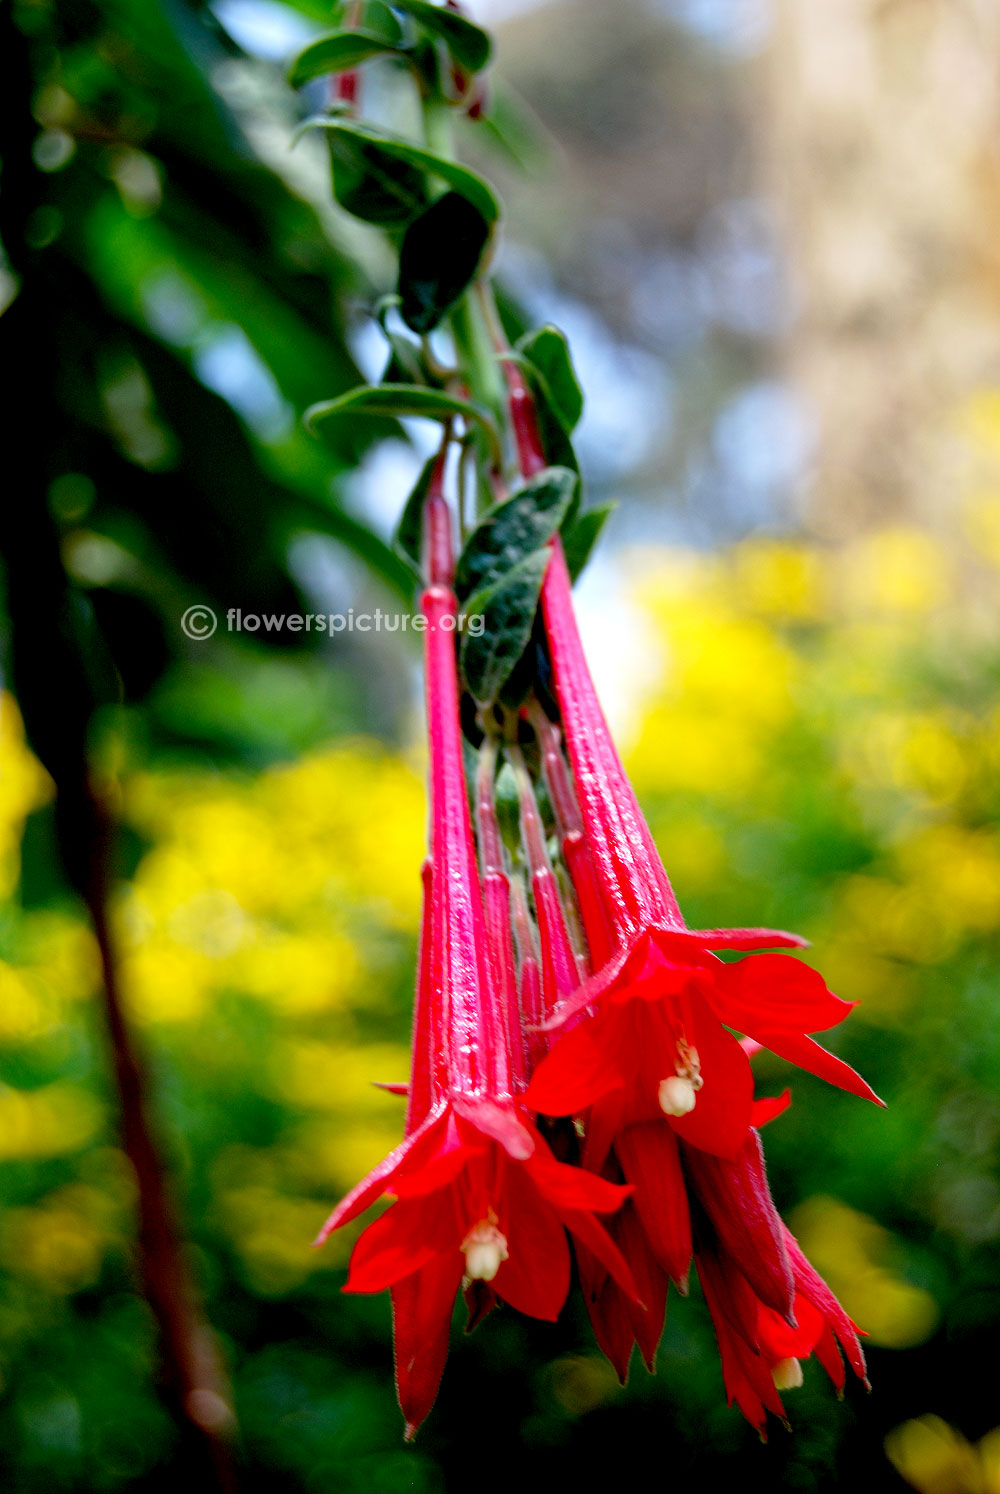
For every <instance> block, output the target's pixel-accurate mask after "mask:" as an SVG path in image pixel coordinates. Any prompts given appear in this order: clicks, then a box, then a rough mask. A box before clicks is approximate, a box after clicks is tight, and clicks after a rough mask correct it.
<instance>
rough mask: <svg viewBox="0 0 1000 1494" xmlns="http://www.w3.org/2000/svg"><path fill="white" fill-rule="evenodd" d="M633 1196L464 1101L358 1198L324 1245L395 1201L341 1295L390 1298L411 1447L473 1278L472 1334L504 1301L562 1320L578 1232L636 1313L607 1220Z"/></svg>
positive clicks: (487, 1106) (505, 1106)
mask: <svg viewBox="0 0 1000 1494" xmlns="http://www.w3.org/2000/svg"><path fill="white" fill-rule="evenodd" d="M631 1191H632V1190H631V1187H630V1186H629V1185H628V1184H624V1185H622V1184H617V1183H612V1182H609V1181H608V1180H607V1179H605V1178H602V1177H598V1176H597V1175H596V1174H595V1173H591V1172H587V1171H585V1170H584V1169H582V1168H579V1167H573V1166H569V1165H568V1164H566V1163H564V1162H559V1161H557V1160H556V1158H555V1157H554V1156H553V1155H552V1152H551V1151H550V1149H549V1147H548V1144H547V1143H546V1141H545V1140H544V1139H543V1137H542V1136H541V1134H540V1133H539V1132H538V1131H537V1130H536V1129H535V1127H534V1126H533V1125H532V1123H531V1121H530V1120H529V1118H528V1115H527V1112H526V1111H525V1110H524V1109H523V1107H522V1106H519V1105H516V1104H515V1102H513V1101H508V1102H503V1101H499V1100H490V1099H488V1098H483V1097H476V1098H472V1097H469V1096H464V1097H461V1098H460V1099H453V1100H452V1101H450V1102H448V1103H447V1104H446V1105H445V1106H443V1107H438V1109H437V1110H436V1111H434V1112H432V1113H431V1115H430V1116H429V1117H428V1119H427V1121H425V1123H424V1124H423V1126H421V1127H420V1128H419V1130H418V1131H416V1132H414V1133H413V1135H412V1136H411V1137H410V1138H408V1140H407V1141H405V1142H404V1143H403V1145H402V1146H400V1147H398V1148H396V1150H395V1152H393V1153H392V1154H390V1156H389V1157H388V1158H386V1159H385V1161H383V1162H382V1163H380V1164H379V1166H378V1167H376V1168H375V1169H374V1170H373V1171H372V1172H371V1173H370V1174H369V1176H368V1177H367V1178H366V1179H365V1180H364V1182H363V1183H361V1184H360V1185H359V1186H358V1187H357V1188H356V1189H354V1191H353V1193H351V1194H349V1195H348V1197H347V1198H346V1199H345V1200H344V1202H343V1203H342V1204H341V1205H340V1207H339V1208H338V1209H336V1210H335V1211H334V1213H333V1215H332V1216H331V1220H330V1221H328V1223H327V1226H326V1227H325V1229H324V1231H323V1235H322V1238H325V1236H326V1235H327V1234H328V1233H329V1232H330V1230H331V1229H334V1228H337V1227H338V1226H339V1225H341V1224H344V1223H346V1222H347V1221H348V1220H349V1219H352V1218H355V1217H356V1216H357V1214H358V1213H359V1212H360V1211H361V1209H363V1208H364V1207H366V1206H367V1204H369V1203H372V1202H374V1200H375V1198H376V1197H378V1196H379V1195H381V1194H389V1195H394V1196H395V1200H396V1201H395V1202H394V1203H393V1204H392V1205H391V1207H390V1208H388V1209H387V1210H386V1211H385V1212H384V1213H383V1214H381V1215H380V1216H379V1217H378V1218H377V1219H376V1220H374V1221H373V1222H372V1223H371V1224H369V1225H368V1227H367V1229H365V1230H364V1231H363V1233H362V1234H361V1236H360V1237H359V1239H358V1241H357V1243H356V1244H355V1247H354V1251H353V1253H352V1256H351V1262H350V1268H349V1274H348V1279H347V1283H346V1285H345V1288H344V1290H345V1291H348V1292H378V1291H382V1290H384V1289H386V1288H389V1289H390V1290H391V1292H392V1299H393V1322H394V1341H395V1346H396V1369H397V1388H398V1391H399V1398H400V1405H401V1406H402V1409H403V1414H404V1417H405V1418H406V1421H407V1425H408V1427H409V1428H410V1429H411V1435H412V1432H413V1431H415V1430H416V1428H417V1427H418V1426H419V1425H420V1422H421V1421H422V1420H423V1419H424V1417H425V1416H426V1415H427V1412H428V1411H429V1409H430V1406H431V1405H432V1404H433V1401H434V1398H435V1396H436V1394H437V1387H438V1383H439V1381H440V1378H441V1374H442V1371H443V1368H444V1363H445V1358H446V1356H447V1348H448V1330H449V1326H450V1323H451V1312H452V1307H453V1305H454V1301H455V1297H456V1296H457V1293H458V1290H459V1287H460V1285H461V1282H462V1279H463V1277H464V1278H465V1279H466V1280H467V1281H468V1282H469V1283H470V1284H472V1293H471V1294H470V1325H472V1324H473V1323H474V1322H475V1321H478V1320H479V1319H480V1318H481V1317H482V1316H485V1314H486V1313H487V1312H488V1311H489V1310H490V1308H491V1307H492V1306H493V1305H494V1304H495V1302H496V1301H497V1300H502V1301H504V1302H506V1303H508V1305H509V1306H511V1307H514V1308H516V1309H517V1310H518V1311H520V1312H523V1313H525V1314H526V1315H527V1316H529V1317H536V1318H541V1319H544V1320H546V1321H554V1320H555V1319H556V1318H557V1317H558V1315H559V1312H560V1310H561V1309H562V1306H563V1303H564V1302H565V1299H566V1295H567V1293H568V1290H569V1282H570V1252H569V1245H568V1242H567V1233H568V1234H569V1235H571V1236H572V1237H573V1239H574V1241H576V1242H577V1243H578V1246H579V1248H580V1249H581V1250H585V1251H586V1252H588V1254H589V1256H591V1257H592V1258H593V1259H595V1260H596V1261H598V1262H600V1264H601V1267H602V1268H603V1269H604V1271H605V1272H606V1273H608V1275H609V1276H610V1278H611V1279H613V1280H614V1281H615V1282H616V1284H617V1285H618V1287H619V1288H620V1290H621V1291H622V1293H623V1295H624V1296H625V1298H626V1299H628V1300H629V1301H631V1302H633V1303H635V1304H636V1305H637V1306H638V1304H639V1301H640V1292H639V1287H638V1285H637V1283H636V1280H635V1278H634V1276H633V1273H632V1271H631V1269H630V1267H629V1265H628V1263H627V1261H626V1260H625V1258H624V1256H623V1255H622V1253H621V1251H620V1250H619V1248H618V1246H617V1245H616V1244H615V1242H614V1240H613V1239H612V1237H611V1236H610V1234H609V1233H608V1232H607V1230H606V1229H605V1227H604V1225H603V1224H602V1223H601V1222H599V1220H598V1218H597V1216H598V1215H604V1214H612V1213H613V1212H614V1211H615V1210H616V1209H618V1208H620V1207H621V1205H622V1203H623V1202H624V1201H625V1199H626V1198H628V1196H629V1195H630V1193H631ZM640 1310H641V1309H640Z"/></svg>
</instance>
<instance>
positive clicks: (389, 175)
mask: <svg viewBox="0 0 1000 1494" xmlns="http://www.w3.org/2000/svg"><path fill="white" fill-rule="evenodd" d="M301 128H302V129H314V128H315V129H323V130H326V131H327V132H328V133H329V136H330V149H331V151H332V152H333V156H334V189H335V190H336V191H337V200H338V202H340V203H342V205H343V206H345V207H348V210H349V211H350V212H353V213H355V214H356V215H357V216H358V217H364V216H365V214H364V213H363V212H359V211H358V209H357V207H349V205H348V203H347V202H345V201H344V198H343V196H342V195H341V192H340V190H339V189H338V186H337V162H338V159H339V160H342V161H343V162H344V163H345V167H349V168H351V169H352V170H353V171H354V172H355V173H357V172H358V171H359V169H360V168H363V169H364V170H366V171H367V173H368V175H369V176H370V177H371V178H372V189H373V192H375V193H376V194H381V195H383V196H388V197H390V198H391V199H392V200H393V201H395V202H397V203H398V204H399V215H398V216H396V217H395V218H392V219H389V218H382V219H376V218H369V220H368V221H370V222H389V221H392V222H397V223H402V222H408V221H409V219H410V218H412V217H414V216H415V215H416V213H418V212H419V211H420V210H421V208H423V206H424V203H425V201H426V191H425V190H423V182H422V177H423V175H424V174H426V175H428V176H433V177H437V178H438V180H439V181H442V182H444V183H445V184H446V185H447V186H449V187H451V188H452V189H453V190H454V191H456V192H460V193H461V194H462V196H463V197H467V198H468V199H469V201H470V202H471V203H472V204H473V205H474V206H475V207H476V208H478V209H479V211H480V213H481V214H482V216H483V217H484V218H485V219H486V221H487V223H495V222H496V220H497V218H498V217H499V216H500V203H499V202H498V200H497V198H496V196H495V194H494V192H493V189H492V187H490V185H489V183H488V182H486V181H484V180H483V178H482V177H481V176H477V174H476V173H475V172H474V171H470V170H469V169H468V167H466V166H460V165H459V164H458V162H457V161H448V160H445V159H444V157H443V156H436V155H435V154H434V152H433V151H429V150H424V149H423V147H422V146H419V145H411V144H410V142H409V141H408V140H403V139H402V138H400V137H399V136H396V135H388V134H384V133H383V132H382V131H379V130H375V129H372V128H371V126H369V125H360V124H355V123H353V122H352V121H349V120H345V119H341V118H338V117H336V116H333V115H329V116H328V115H318V116H317V117H316V118H314V119H310V120H306V122H305V124H304V125H303V126H302V127H301ZM414 174H416V176H417V179H418V180H419V181H420V186H421V190H419V191H417V190H416V189H415V188H414V186H413V184H412V178H413V176H414ZM396 178H399V179H400V181H399V182H398V183H397V181H396ZM346 185H348V186H349V188H350V192H351V196H352V198H353V199H354V200H355V201H359V202H360V204H361V206H362V207H364V206H365V194H364V183H363V182H361V181H358V182H355V181H350V182H348V183H347V184H346ZM404 202H408V203H409V210H408V211H406V212H404V211H403V206H404Z"/></svg>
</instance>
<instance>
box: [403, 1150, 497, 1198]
mask: <svg viewBox="0 0 1000 1494" xmlns="http://www.w3.org/2000/svg"><path fill="white" fill-rule="evenodd" d="M485 1155H486V1148H485V1147H475V1146H453V1147H451V1148H450V1149H449V1150H448V1151H446V1152H438V1154H437V1156H436V1157H432V1158H431V1160H430V1161H429V1162H428V1163H426V1164H425V1166H423V1167H421V1168H419V1169H418V1171H416V1172H412V1173H407V1174H406V1175H405V1176H404V1177H400V1178H398V1179H397V1180H396V1181H395V1182H394V1183H393V1185H392V1191H393V1192H394V1193H395V1195H396V1197H397V1198H422V1197H424V1196H425V1195H426V1194H428V1193H436V1192H437V1190H438V1189H439V1188H446V1187H448V1185H449V1184H450V1183H453V1182H454V1181H455V1179H456V1178H457V1177H458V1175H459V1173H460V1172H461V1171H462V1170H463V1168H464V1167H465V1165H466V1163H467V1162H469V1160H470V1159H471V1158H472V1157H483V1156H485Z"/></svg>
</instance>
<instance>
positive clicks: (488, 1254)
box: [462, 1219, 508, 1281]
mask: <svg viewBox="0 0 1000 1494" xmlns="http://www.w3.org/2000/svg"><path fill="white" fill-rule="evenodd" d="M462 1250H463V1252H464V1253H465V1274H466V1276H468V1277H469V1279H470V1280H471V1281H492V1280H493V1278H494V1276H495V1275H496V1274H497V1272H498V1271H499V1270H500V1267H501V1266H502V1265H503V1263H504V1261H505V1260H506V1259H507V1255H508V1251H507V1241H506V1239H505V1237H504V1236H503V1235H502V1234H501V1233H500V1231H499V1230H498V1229H497V1227H496V1225H495V1224H491V1223H490V1221H489V1220H488V1219H483V1220H482V1221H481V1222H480V1223H479V1224H477V1225H475V1226H474V1227H473V1228H472V1229H470V1230H469V1233H468V1234H467V1235H466V1237H465V1239H464V1240H463V1241H462Z"/></svg>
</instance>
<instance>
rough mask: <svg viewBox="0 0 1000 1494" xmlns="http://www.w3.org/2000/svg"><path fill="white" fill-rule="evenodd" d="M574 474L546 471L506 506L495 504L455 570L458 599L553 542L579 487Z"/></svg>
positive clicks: (557, 469)
mask: <svg viewBox="0 0 1000 1494" xmlns="http://www.w3.org/2000/svg"><path fill="white" fill-rule="evenodd" d="M576 481H577V479H576V473H575V472H571V471H570V470H569V468H567V467H546V468H545V470H544V471H543V472H539V473H538V474H537V475H536V476H535V477H532V478H530V479H529V481H528V482H526V483H525V484H524V486H523V487H522V488H519V489H518V491H517V492H516V493H514V494H512V496H511V497H510V498H505V499H504V501H503V502H502V503H497V504H494V506H493V508H491V509H490V510H489V511H488V512H487V513H486V514H484V516H483V518H482V519H481V520H480V522H479V523H478V524H477V525H476V527H475V529H474V530H473V531H472V533H471V534H470V535H469V538H468V540H467V541H466V544H465V548H464V549H463V551H462V553H461V555H460V556H459V561H458V566H457V568H456V571H455V590H456V591H457V593H458V595H459V596H460V597H465V596H468V595H469V593H470V592H472V591H481V590H482V589H483V588H484V587H488V586H491V585H492V584H493V583H494V582H495V581H497V580H499V578H500V577H501V576H502V575H503V574H504V573H505V572H506V571H509V570H511V569H512V568H513V567H514V566H515V565H517V564H518V563H519V562H520V561H522V560H523V559H524V558H525V556H526V555H530V554H531V552H532V551H533V550H537V549H539V548H540V547H541V546H542V545H544V544H545V543H546V541H547V540H549V539H551V537H552V535H553V534H555V532H556V530H557V529H558V528H559V526H560V524H561V523H562V521H563V519H564V518H565V516H566V513H567V511H568V509H569V506H570V503H571V502H572V500H573V493H574V491H575V488H576Z"/></svg>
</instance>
